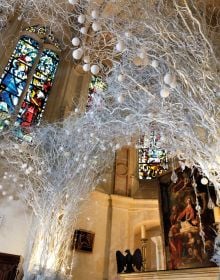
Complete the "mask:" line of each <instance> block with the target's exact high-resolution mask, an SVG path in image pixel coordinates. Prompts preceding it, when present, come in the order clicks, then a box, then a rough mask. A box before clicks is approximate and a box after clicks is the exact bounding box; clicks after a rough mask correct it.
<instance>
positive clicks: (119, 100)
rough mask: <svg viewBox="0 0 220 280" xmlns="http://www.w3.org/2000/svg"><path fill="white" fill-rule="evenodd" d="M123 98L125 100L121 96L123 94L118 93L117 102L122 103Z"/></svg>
mask: <svg viewBox="0 0 220 280" xmlns="http://www.w3.org/2000/svg"><path fill="white" fill-rule="evenodd" d="M124 100H125V98H124V96H123V95H119V97H118V102H119V103H123V102H124Z"/></svg>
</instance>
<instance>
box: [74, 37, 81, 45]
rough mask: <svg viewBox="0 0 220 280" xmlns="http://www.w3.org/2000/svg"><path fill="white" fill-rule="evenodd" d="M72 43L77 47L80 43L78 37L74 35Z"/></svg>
mask: <svg viewBox="0 0 220 280" xmlns="http://www.w3.org/2000/svg"><path fill="white" fill-rule="evenodd" d="M72 44H73V46H75V47H78V46H79V44H80V40H79V38H78V37H74V38H73V39H72Z"/></svg>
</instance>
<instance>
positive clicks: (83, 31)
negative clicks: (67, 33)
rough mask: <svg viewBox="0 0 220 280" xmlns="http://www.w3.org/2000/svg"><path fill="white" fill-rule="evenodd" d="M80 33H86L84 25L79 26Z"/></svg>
mask: <svg viewBox="0 0 220 280" xmlns="http://www.w3.org/2000/svg"><path fill="white" fill-rule="evenodd" d="M80 33H82V34H84V35H86V34H87V28H86V27H81V28H80Z"/></svg>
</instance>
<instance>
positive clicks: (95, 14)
mask: <svg viewBox="0 0 220 280" xmlns="http://www.w3.org/2000/svg"><path fill="white" fill-rule="evenodd" d="M91 17H92V18H93V19H97V18H98V17H99V12H98V11H97V10H92V12H91Z"/></svg>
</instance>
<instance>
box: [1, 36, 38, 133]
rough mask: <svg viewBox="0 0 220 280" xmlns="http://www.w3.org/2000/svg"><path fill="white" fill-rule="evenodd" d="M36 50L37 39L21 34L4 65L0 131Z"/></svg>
mask: <svg viewBox="0 0 220 280" xmlns="http://www.w3.org/2000/svg"><path fill="white" fill-rule="evenodd" d="M38 51H39V43H38V42H37V41H35V40H34V39H32V38H29V37H27V36H22V37H21V38H20V40H19V41H18V43H17V46H16V48H15V50H14V51H13V53H12V55H11V58H10V59H9V61H8V64H7V66H6V67H5V70H4V72H3V74H2V76H1V78H0V131H2V130H3V129H4V128H5V127H7V126H8V125H9V124H10V116H11V114H12V113H13V112H14V110H15V106H16V105H17V104H18V100H19V97H20V96H21V94H22V92H23V90H24V88H25V86H26V82H27V77H28V74H29V72H30V70H31V68H32V66H33V64H34V61H35V58H36V57H37V55H38Z"/></svg>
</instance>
